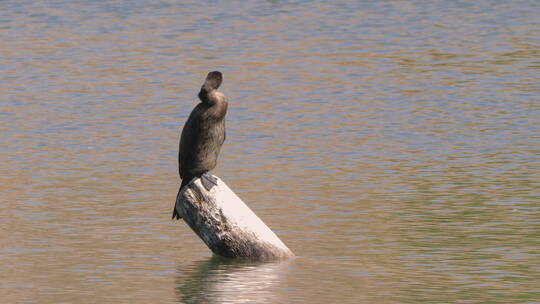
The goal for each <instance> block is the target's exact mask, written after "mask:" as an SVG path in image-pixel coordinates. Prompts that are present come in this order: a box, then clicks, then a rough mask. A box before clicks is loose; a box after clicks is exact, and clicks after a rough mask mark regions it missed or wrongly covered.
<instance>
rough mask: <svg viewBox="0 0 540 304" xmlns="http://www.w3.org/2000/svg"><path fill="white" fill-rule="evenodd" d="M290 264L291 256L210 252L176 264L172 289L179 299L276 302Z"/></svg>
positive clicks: (181, 300) (202, 301)
mask: <svg viewBox="0 0 540 304" xmlns="http://www.w3.org/2000/svg"><path fill="white" fill-rule="evenodd" d="M293 265H294V259H291V260H288V261H282V262H272V263H268V262H267V263H263V262H254V261H247V260H233V259H227V258H222V257H218V256H212V257H210V258H208V259H206V260H202V261H198V262H195V263H194V264H192V265H190V266H187V267H183V266H179V267H178V275H177V278H176V290H177V293H178V297H179V301H180V303H246V302H247V303H279V302H280V301H279V299H278V298H279V297H280V295H279V293H278V292H277V291H278V289H279V285H280V283H281V282H282V281H283V279H284V277H285V275H286V274H287V273H289V272H290V269H291V267H292V266H293ZM182 268H183V269H182Z"/></svg>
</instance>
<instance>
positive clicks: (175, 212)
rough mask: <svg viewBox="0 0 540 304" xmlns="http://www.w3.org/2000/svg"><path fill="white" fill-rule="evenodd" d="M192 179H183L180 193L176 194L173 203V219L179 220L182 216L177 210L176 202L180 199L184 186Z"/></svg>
mask: <svg viewBox="0 0 540 304" xmlns="http://www.w3.org/2000/svg"><path fill="white" fill-rule="evenodd" d="M190 180H191V179H187V178H183V179H182V184H181V185H180V188H179V189H178V194H177V195H176V200H175V201H174V205H173V213H172V219H173V220H174V219H176V220H179V219H181V218H182V217H181V216H180V214H179V213H178V211H177V210H176V202H177V201H178V197H179V196H180V191H182V188H184V186H185V185H187V184H188V183H189V182H190Z"/></svg>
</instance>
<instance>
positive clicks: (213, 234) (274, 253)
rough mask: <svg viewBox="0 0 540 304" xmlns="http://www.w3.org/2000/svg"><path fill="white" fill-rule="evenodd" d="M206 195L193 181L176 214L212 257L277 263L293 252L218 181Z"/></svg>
mask: <svg viewBox="0 0 540 304" xmlns="http://www.w3.org/2000/svg"><path fill="white" fill-rule="evenodd" d="M214 177H215V178H216V179H217V185H216V186H214V187H212V189H210V191H207V190H206V189H205V187H204V186H203V185H202V183H201V179H200V178H194V179H193V180H192V181H191V182H190V183H189V184H188V185H186V186H185V187H184V188H183V189H182V191H181V192H180V193H179V195H178V197H177V198H176V210H177V211H178V212H179V213H180V216H181V217H182V218H183V219H184V221H185V222H186V223H187V224H188V225H189V227H190V228H191V229H192V230H193V231H194V232H195V233H196V234H197V235H198V236H199V237H200V238H201V239H202V240H203V241H204V243H205V244H206V245H207V246H208V248H210V250H212V252H213V253H215V254H217V255H220V256H224V257H231V258H237V257H244V258H251V259H257V260H278V259H286V258H290V257H293V256H294V254H293V253H292V251H291V250H290V249H289V248H287V246H285V244H283V242H282V241H281V240H280V239H279V238H278V237H277V236H276V235H275V234H274V233H273V232H272V230H270V228H268V226H266V225H265V224H264V223H263V221H261V219H259V218H258V217H257V215H255V213H253V211H251V209H249V207H248V206H247V205H246V204H245V203H244V202H243V201H242V200H241V199H240V198H239V197H238V196H237V195H236V194H235V193H234V192H232V190H231V189H230V188H229V187H228V186H227V185H226V184H225V183H224V182H223V181H222V180H221V179H220V178H218V177H216V176H214Z"/></svg>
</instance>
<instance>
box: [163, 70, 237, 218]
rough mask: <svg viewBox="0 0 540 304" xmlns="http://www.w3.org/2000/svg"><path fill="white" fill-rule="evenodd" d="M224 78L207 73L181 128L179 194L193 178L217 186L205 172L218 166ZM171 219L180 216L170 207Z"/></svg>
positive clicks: (208, 186)
mask: <svg viewBox="0 0 540 304" xmlns="http://www.w3.org/2000/svg"><path fill="white" fill-rule="evenodd" d="M222 81H223V74H222V73H221V72H219V71H212V72H210V73H208V75H207V76H206V79H205V81H204V84H203V85H202V87H201V90H200V92H199V95H198V97H199V99H200V103H199V104H197V105H196V106H195V108H194V109H193V111H191V114H190V115H189V118H188V119H187V121H186V123H185V124H184V128H183V129H182V134H181V136H180V144H179V149H178V173H179V174H180V178H181V179H182V184H181V185H180V189H178V195H177V197H176V198H177V199H178V196H179V195H180V192H181V191H182V188H184V186H186V185H187V184H189V182H190V181H191V180H192V179H193V178H195V177H200V178H201V183H202V185H203V186H204V187H205V189H206V190H208V191H209V190H210V189H211V188H212V187H213V186H215V185H217V179H216V178H215V177H213V176H211V175H209V174H208V172H209V171H210V170H212V169H214V168H215V167H216V165H217V159H218V156H219V152H220V150H221V146H222V145H223V143H224V142H225V137H226V134H225V115H226V114H227V107H228V99H227V97H226V96H225V95H223V94H222V93H221V92H218V91H217V89H218V88H219V86H220V85H221V83H222ZM172 218H173V219H181V216H180V214H179V213H178V211H177V210H176V202H175V206H174V207H173V214H172Z"/></svg>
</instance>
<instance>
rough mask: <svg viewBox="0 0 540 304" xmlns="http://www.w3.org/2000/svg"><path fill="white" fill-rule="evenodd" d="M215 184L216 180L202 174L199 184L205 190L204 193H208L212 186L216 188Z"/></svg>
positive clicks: (206, 174)
mask: <svg viewBox="0 0 540 304" xmlns="http://www.w3.org/2000/svg"><path fill="white" fill-rule="evenodd" d="M217 182H218V180H217V178H215V177H214V176H212V175H210V174H208V173H204V174H203V175H201V183H202V185H203V186H204V188H205V189H206V191H210V189H212V188H213V187H214V186H217Z"/></svg>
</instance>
